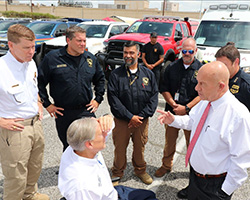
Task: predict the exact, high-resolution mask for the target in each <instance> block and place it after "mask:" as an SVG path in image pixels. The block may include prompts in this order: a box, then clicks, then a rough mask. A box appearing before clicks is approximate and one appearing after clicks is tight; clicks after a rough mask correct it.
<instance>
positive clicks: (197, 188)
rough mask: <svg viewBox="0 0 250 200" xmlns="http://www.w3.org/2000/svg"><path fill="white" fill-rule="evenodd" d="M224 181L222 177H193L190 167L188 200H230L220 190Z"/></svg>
mask: <svg viewBox="0 0 250 200" xmlns="http://www.w3.org/2000/svg"><path fill="white" fill-rule="evenodd" d="M224 180H225V176H224V177H218V178H202V177H198V176H197V175H195V171H194V169H193V168H192V167H190V177H189V187H188V199H189V200H230V199H231V198H232V194H231V195H230V196H229V195H227V194H226V193H225V192H224V191H222V190H221V186H222V184H223V182H224Z"/></svg>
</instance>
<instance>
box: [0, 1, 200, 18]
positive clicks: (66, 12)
mask: <svg viewBox="0 0 250 200" xmlns="http://www.w3.org/2000/svg"><path fill="white" fill-rule="evenodd" d="M7 10H8V11H11V10H12V11H17V12H23V11H27V12H30V11H31V8H30V6H27V5H8V6H7ZM3 11H6V7H5V5H1V4H0V12H3ZM33 12H36V13H49V14H51V15H55V16H58V17H77V18H89V19H102V18H105V17H109V16H113V15H117V16H124V17H132V18H143V17H144V16H145V15H158V16H161V15H162V11H159V10H157V9H145V10H141V9H126V11H124V10H122V9H99V8H84V7H82V8H79V7H63V6H57V7H55V6H33ZM164 15H165V16H179V17H182V18H183V17H189V18H195V19H199V16H200V13H198V12H170V11H165V12H164Z"/></svg>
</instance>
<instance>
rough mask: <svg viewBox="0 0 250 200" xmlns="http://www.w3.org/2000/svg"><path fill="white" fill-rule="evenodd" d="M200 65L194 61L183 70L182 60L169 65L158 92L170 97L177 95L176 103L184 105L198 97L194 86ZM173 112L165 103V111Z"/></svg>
mask: <svg viewBox="0 0 250 200" xmlns="http://www.w3.org/2000/svg"><path fill="white" fill-rule="evenodd" d="M201 66H202V64H201V63H200V62H199V61H198V60H197V59H195V60H194V61H193V63H192V64H191V65H190V66H189V67H188V68H187V69H185V67H184V65H183V60H182V58H180V59H178V60H176V61H175V62H173V63H171V64H170V65H169V66H168V67H167V68H166V71H165V73H164V80H163V83H162V84H161V86H160V92H161V93H162V92H169V93H170V94H171V95H172V97H173V98H174V97H175V94H176V93H179V100H178V101H176V103H178V104H181V105H186V104H187V103H189V102H190V101H192V100H193V99H194V98H195V97H197V96H198V93H197V91H196V90H195V86H196V85H197V83H198V82H197V79H196V76H197V74H198V70H199V69H200V67H201ZM168 110H169V111H171V112H173V108H172V107H171V106H170V105H169V104H168V103H166V107H165V111H168Z"/></svg>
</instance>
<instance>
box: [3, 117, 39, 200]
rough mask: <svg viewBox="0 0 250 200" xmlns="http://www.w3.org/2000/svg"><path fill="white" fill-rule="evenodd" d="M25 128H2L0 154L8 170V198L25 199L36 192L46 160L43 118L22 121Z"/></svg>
mask: <svg viewBox="0 0 250 200" xmlns="http://www.w3.org/2000/svg"><path fill="white" fill-rule="evenodd" d="M19 123H21V124H23V125H24V126H25V128H24V130H23V131H9V130H7V129H0V156H1V165H2V170H3V174H4V195H3V199H4V200H21V199H25V198H27V197H29V196H32V195H34V193H35V192H36V191H37V180H38V178H39V176H40V173H41V169H42V161H43V151H44V137H43V130H42V125H41V122H40V121H39V120H38V116H36V117H35V118H34V119H33V120H32V119H27V120H25V121H23V122H19Z"/></svg>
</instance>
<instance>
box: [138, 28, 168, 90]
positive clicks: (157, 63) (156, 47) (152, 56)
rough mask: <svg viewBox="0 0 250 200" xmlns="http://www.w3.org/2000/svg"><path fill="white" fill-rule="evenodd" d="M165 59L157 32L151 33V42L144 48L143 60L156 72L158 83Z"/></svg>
mask: <svg viewBox="0 0 250 200" xmlns="http://www.w3.org/2000/svg"><path fill="white" fill-rule="evenodd" d="M163 60H164V49H163V47H162V46H161V44H160V43H159V42H157V33H156V32H152V33H151V34H150V42H148V43H147V44H145V45H144V47H143V48H142V61H143V63H144V65H145V66H146V67H147V68H149V69H150V70H152V72H154V74H155V78H156V81H157V84H158V86H159V83H160V74H161V64H162V62H163Z"/></svg>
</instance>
